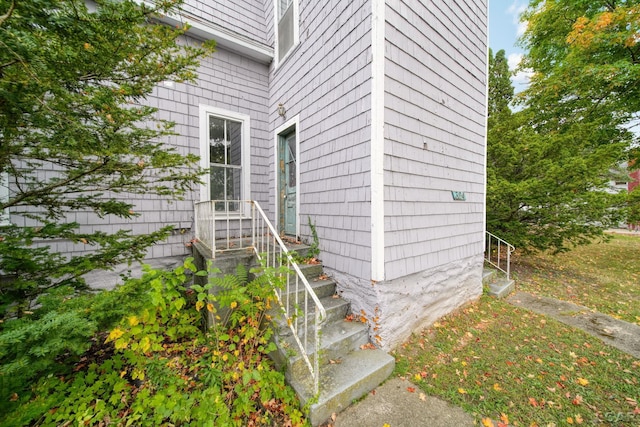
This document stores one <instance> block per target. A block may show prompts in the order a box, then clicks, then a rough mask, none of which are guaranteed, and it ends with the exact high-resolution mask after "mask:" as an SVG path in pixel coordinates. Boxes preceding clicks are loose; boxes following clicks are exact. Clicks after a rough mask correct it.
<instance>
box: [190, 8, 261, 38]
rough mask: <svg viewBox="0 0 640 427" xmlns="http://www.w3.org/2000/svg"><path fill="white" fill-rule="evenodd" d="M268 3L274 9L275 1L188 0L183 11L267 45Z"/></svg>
mask: <svg viewBox="0 0 640 427" xmlns="http://www.w3.org/2000/svg"><path fill="white" fill-rule="evenodd" d="M267 3H271V7H273V1H271V2H265V3H259V2H255V1H247V0H216V1H201V0H186V1H185V3H184V5H183V6H182V9H183V10H184V11H185V12H186V13H188V14H190V15H193V16H195V17H198V18H201V19H202V20H204V21H208V22H211V23H213V24H216V25H219V26H221V27H223V28H224V29H226V30H229V31H231V32H234V33H237V34H241V35H243V36H245V37H248V38H250V39H253V40H255V41H258V42H261V43H266V42H267V40H266V35H267V20H266V16H265V9H264V7H265V6H266V5H267ZM187 21H188V20H187Z"/></svg>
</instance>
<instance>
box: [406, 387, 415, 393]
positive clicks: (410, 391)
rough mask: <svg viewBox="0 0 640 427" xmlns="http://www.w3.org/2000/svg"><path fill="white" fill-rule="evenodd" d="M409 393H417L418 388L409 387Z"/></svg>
mask: <svg viewBox="0 0 640 427" xmlns="http://www.w3.org/2000/svg"><path fill="white" fill-rule="evenodd" d="M407 391H408V392H409V393H415V392H416V388H415V387H407Z"/></svg>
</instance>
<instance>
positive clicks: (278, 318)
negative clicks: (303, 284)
mask: <svg viewBox="0 0 640 427" xmlns="http://www.w3.org/2000/svg"><path fill="white" fill-rule="evenodd" d="M282 303H283V304H287V301H286V300H283V301H282ZM320 303H321V304H322V306H323V307H324V310H325V313H326V314H327V317H326V319H325V321H324V325H327V324H329V323H331V322H333V321H335V320H340V321H342V320H343V319H344V318H345V317H346V316H347V312H348V311H349V303H348V302H347V301H345V300H343V299H342V298H333V297H324V298H320ZM295 304H296V301H295V300H293V299H290V300H289V312H290V313H293V312H294V310H295V309H294V307H295ZM303 304H304V301H302V300H300V301H298V307H300V310H304V306H303ZM315 307H316V306H315V304H314V303H313V301H312V300H309V301H308V310H307V322H309V324H312V323H313V322H314V316H315ZM268 314H269V315H270V316H271V318H272V319H273V320H274V321H275V323H276V330H277V331H279V330H283V329H285V328H286V329H288V326H287V323H286V321H285V320H284V318H283V316H282V315H281V311H280V307H274V308H272V309H271V310H269V313H268ZM296 321H297V322H298V325H299V326H301V325H302V323H303V322H304V315H303V313H300V315H299V316H298V317H297V319H296Z"/></svg>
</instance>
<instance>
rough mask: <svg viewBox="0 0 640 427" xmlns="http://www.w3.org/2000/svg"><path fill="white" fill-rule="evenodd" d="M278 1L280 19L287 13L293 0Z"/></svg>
mask: <svg viewBox="0 0 640 427" xmlns="http://www.w3.org/2000/svg"><path fill="white" fill-rule="evenodd" d="M277 1H278V19H280V18H282V15H284V13H285V12H286V11H287V8H288V7H289V6H290V5H291V3H293V0H277Z"/></svg>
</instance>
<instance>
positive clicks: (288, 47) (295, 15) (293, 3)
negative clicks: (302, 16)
mask: <svg viewBox="0 0 640 427" xmlns="http://www.w3.org/2000/svg"><path fill="white" fill-rule="evenodd" d="M274 1H275V7H274V9H275V17H276V25H275V30H276V65H277V64H278V63H280V62H282V61H284V60H285V59H286V57H287V56H288V55H289V53H291V51H292V50H293V48H294V47H295V46H296V45H297V44H298V42H299V39H300V28H299V12H298V0H274Z"/></svg>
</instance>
